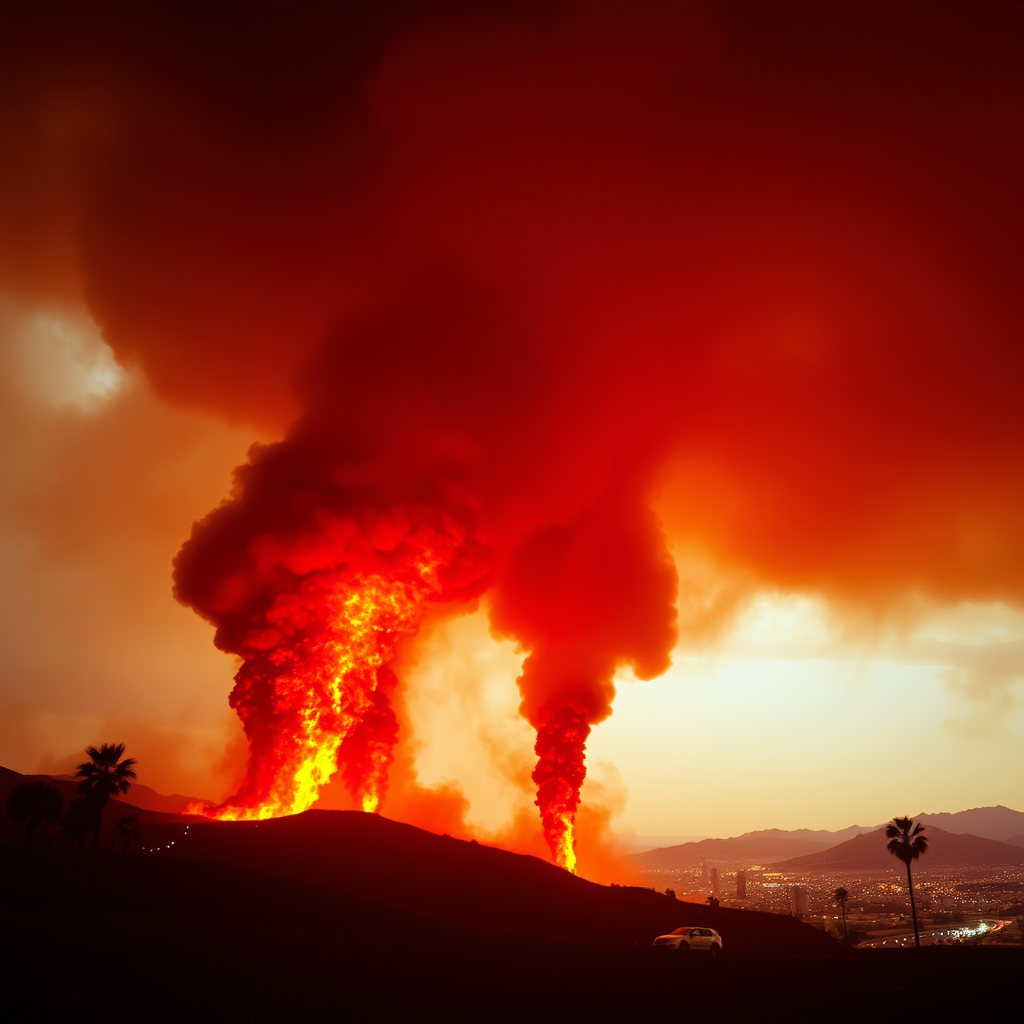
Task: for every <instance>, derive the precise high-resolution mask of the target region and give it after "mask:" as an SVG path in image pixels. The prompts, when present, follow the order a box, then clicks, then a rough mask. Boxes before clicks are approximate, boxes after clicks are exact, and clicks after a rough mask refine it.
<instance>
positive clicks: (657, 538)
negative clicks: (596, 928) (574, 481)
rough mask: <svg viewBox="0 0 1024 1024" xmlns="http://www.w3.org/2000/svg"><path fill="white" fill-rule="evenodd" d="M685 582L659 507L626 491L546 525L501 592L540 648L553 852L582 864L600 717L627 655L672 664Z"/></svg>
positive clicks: (541, 723) (645, 669)
mask: <svg viewBox="0 0 1024 1024" xmlns="http://www.w3.org/2000/svg"><path fill="white" fill-rule="evenodd" d="M676 584H677V579H676V569H675V565H674V563H673V562H672V559H671V557H670V556H669V553H668V552H667V551H666V549H665V541H664V537H663V536H662V534H661V532H660V530H659V528H658V524H657V522H656V521H655V519H654V517H653V516H652V515H651V514H650V512H648V511H647V510H646V508H645V507H644V505H643V504H642V503H634V502H631V501H630V500H629V499H628V498H627V497H623V496H618V497H616V498H614V499H608V498H606V499H604V500H601V501H599V502H598V503H597V504H596V505H595V506H594V507H593V508H591V509H590V510H588V511H587V512H586V513H584V514H583V515H581V516H579V517H578V518H577V519H575V520H574V521H573V522H571V523H569V524H567V525H565V526H556V527H551V528H549V529H547V530H544V531H542V532H540V533H538V534H535V535H534V536H533V537H532V538H531V539H530V540H529V541H527V542H526V543H525V544H524V545H523V546H522V547H521V548H519V549H518V551H517V552H516V553H515V556H514V557H513V560H512V562H511V564H510V565H509V566H508V569H507V572H506V574H505V575H504V577H503V580H502V585H501V586H500V587H499V589H498V592H497V594H496V595H495V605H494V609H493V613H492V621H493V623H494V625H495V628H497V629H499V630H502V631H504V632H506V633H508V634H509V635H512V636H514V637H516V638H517V639H518V640H519V641H520V642H521V643H522V644H523V645H524V646H526V647H527V648H528V649H529V650H530V654H529V656H528V657H527V659H526V661H525V662H524V663H523V671H522V675H521V676H520V677H519V689H520V692H521V694H522V697H523V701H522V706H521V710H522V713H523V715H524V716H525V717H526V718H527V719H528V720H529V722H530V724H531V725H533V727H534V728H535V729H536V730H537V745H536V753H537V767H536V769H535V770H534V772H533V781H534V782H535V783H536V785H537V806H538V807H539V808H540V814H541V821H542V823H543V826H544V836H545V838H546V839H547V842H548V845H549V846H550V848H551V853H552V857H553V858H554V859H555V861H556V862H557V863H559V864H561V865H563V866H564V867H567V868H568V869H569V870H571V871H572V870H575V866H576V852H575V848H574V842H573V825H574V823H575V817H576V810H577V808H578V807H579V802H580V787H581V786H582V784H583V780H584V777H585V775H586V767H585V762H584V752H585V749H586V741H587V737H588V736H589V734H590V728H591V726H592V725H595V724H597V723H598V722H601V721H603V720H604V719H605V718H607V717H608V715H610V714H611V710H612V699H613V698H614V696H615V688H614V685H613V682H612V678H613V676H614V674H615V671H616V669H617V668H618V667H619V666H622V665H629V666H630V667H632V669H633V670H634V672H635V673H636V675H637V676H638V677H639V678H641V679H650V678H652V677H654V676H657V675H660V674H661V673H662V672H664V671H665V669H666V668H668V664H669V661H668V656H669V652H670V651H671V649H672V646H673V644H674V642H675V639H676V632H675V619H676V611H675V597H676Z"/></svg>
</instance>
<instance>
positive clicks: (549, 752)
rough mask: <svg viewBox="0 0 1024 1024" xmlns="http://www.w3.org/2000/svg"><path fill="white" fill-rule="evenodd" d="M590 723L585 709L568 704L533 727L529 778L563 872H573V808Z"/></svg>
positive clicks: (577, 800)
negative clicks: (532, 763)
mask: <svg viewBox="0 0 1024 1024" xmlns="http://www.w3.org/2000/svg"><path fill="white" fill-rule="evenodd" d="M589 735H590V725H589V723H588V722H587V719H586V711H585V710H584V709H582V708H579V707H576V706H574V705H572V704H564V705H561V706H559V707H556V708H555V709H554V710H553V711H551V712H549V713H548V714H546V715H545V717H544V720H543V721H542V722H541V723H540V724H539V725H538V726H537V743H536V746H535V747H534V749H535V751H536V753H537V767H536V768H534V770H533V781H534V782H535V783H536V785H537V801H536V803H537V806H538V807H539V808H540V817H541V824H542V825H543V827H544V838H545V839H546V840H547V843H548V848H549V849H550V850H551V859H552V860H553V861H554V862H555V863H556V864H558V865H559V866H560V867H563V868H565V869H566V870H567V871H571V872H572V873H573V874H575V873H576V840H575V836H574V831H575V824H576V810H577V808H578V807H579V805H580V787H581V786H582V785H583V780H584V779H585V778H586V774H587V770H586V763H585V754H586V740H587V737H588V736H589Z"/></svg>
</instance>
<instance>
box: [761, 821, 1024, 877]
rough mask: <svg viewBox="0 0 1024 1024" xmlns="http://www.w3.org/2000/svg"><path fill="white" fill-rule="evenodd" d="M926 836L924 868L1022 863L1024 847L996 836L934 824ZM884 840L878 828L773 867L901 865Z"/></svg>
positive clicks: (877, 867)
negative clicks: (987, 836) (965, 832)
mask: <svg viewBox="0 0 1024 1024" xmlns="http://www.w3.org/2000/svg"><path fill="white" fill-rule="evenodd" d="M925 835H926V836H927V837H928V852H927V853H926V854H925V855H924V856H923V857H922V858H921V860H920V861H919V862H918V863H919V864H920V865H921V866H922V867H925V868H938V867H955V866H958V865H971V866H975V867H988V866H992V865H995V864H1024V849H1021V848H1020V847H1017V846H1010V845H1009V844H1008V843H1001V842H999V841H998V840H996V839H986V838H984V837H982V836H972V835H965V834H959V833H955V832H946V831H945V830H944V829H941V828H937V827H936V826H934V825H927V826H926V831H925ZM885 843H886V840H885V830H884V829H879V830H878V831H876V832H868V833H865V834H864V835H859V836H856V837H855V838H853V839H850V840H848V841H847V842H845V843H840V844H839V845H838V846H834V847H832V849H830V850H825V851H823V852H821V853H812V854H810V855H808V856H804V857H794V858H792V859H790V860H785V861H781V862H780V863H777V864H775V865H774V867H775V868H776V869H777V870H779V871H846V870H861V871H865V870H871V871H879V870H885V869H886V868H891V867H893V866H896V867H900V864H899V861H897V860H896V859H895V858H894V857H893V856H892V854H891V853H889V851H888V850H887V849H886V845H885ZM901 870H902V868H901Z"/></svg>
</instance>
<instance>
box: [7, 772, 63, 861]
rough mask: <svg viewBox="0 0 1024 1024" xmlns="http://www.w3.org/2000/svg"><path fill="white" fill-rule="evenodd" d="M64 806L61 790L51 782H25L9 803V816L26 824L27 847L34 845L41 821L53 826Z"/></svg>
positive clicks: (12, 794) (11, 796)
mask: <svg viewBox="0 0 1024 1024" xmlns="http://www.w3.org/2000/svg"><path fill="white" fill-rule="evenodd" d="M63 806H64V797H62V796H61V795H60V790H59V789H57V787H56V786H55V785H53V783H50V782H23V783H22V784H21V785H20V786H19V787H18V788H17V789H16V790H15V791H14V792H13V793H11V795H10V798H9V799H8V801H7V816H8V817H9V818H10V819H11V821H23V822H25V845H26V846H31V845H32V836H33V835H34V834H35V830H36V828H38V826H39V823H40V822H41V821H45V822H46V823H47V824H50V825H52V824H53V823H54V822H55V821H56V820H57V819H58V818H59V817H60V812H61V808H62V807H63Z"/></svg>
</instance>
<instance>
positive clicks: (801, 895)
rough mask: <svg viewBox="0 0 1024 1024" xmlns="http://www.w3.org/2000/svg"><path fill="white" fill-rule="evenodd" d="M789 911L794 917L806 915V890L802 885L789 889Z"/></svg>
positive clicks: (792, 886)
mask: <svg viewBox="0 0 1024 1024" xmlns="http://www.w3.org/2000/svg"><path fill="white" fill-rule="evenodd" d="M789 909H790V911H791V913H792V914H793V916H794V917H805V916H806V915H807V890H806V889H805V888H804V887H803V886H802V885H791V886H790V887H789Z"/></svg>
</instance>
